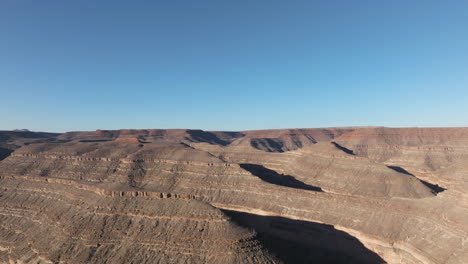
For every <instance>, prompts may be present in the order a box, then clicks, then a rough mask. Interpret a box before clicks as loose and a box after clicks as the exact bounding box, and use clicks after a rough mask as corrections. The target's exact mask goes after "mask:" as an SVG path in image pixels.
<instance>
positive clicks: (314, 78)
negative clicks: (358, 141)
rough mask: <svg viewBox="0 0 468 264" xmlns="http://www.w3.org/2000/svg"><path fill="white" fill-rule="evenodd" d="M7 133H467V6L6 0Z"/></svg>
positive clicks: (2, 86) (1, 119) (2, 87)
mask: <svg viewBox="0 0 468 264" xmlns="http://www.w3.org/2000/svg"><path fill="white" fill-rule="evenodd" d="M0 96H1V97H0V98H1V100H0V129H15V128H28V129H31V130H41V131H72V130H95V129H119V128H201V129H206V130H246V129H264V128H297V127H332V126H366V125H370V126H380V125H383V126H393V127H402V126H468V1H431V0H425V1H420V0H413V1H407V0H405V1H401V0H393V1H374V0H369V1H360V0H353V1H336V0H326V1H325V0H324V1H313V0H309V1H274V0H268V1H267V0H265V1H255V0H248V1H247V0H239V1H222V0H212V1H206V0H199V1H179V0H172V1H116V0H113V1H104V0H103V1H95V0H80V1H59V0H56V1H49V0H42V1H36V0H30V1H26V0H4V1H0Z"/></svg>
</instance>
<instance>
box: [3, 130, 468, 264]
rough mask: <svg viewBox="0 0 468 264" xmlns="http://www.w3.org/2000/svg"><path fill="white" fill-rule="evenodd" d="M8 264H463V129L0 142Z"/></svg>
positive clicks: (15, 134) (467, 209)
mask: <svg viewBox="0 0 468 264" xmlns="http://www.w3.org/2000/svg"><path fill="white" fill-rule="evenodd" d="M0 263H44V264H45V263H112V264H114V263H225V264H227V263H412V264H416V263H434V264H435V263H445V264H464V263H468V128H387V127H345V128H323V129H279V130H255V131H240V132H224V131H203V130H191V129H172V130H165V129H141V130H97V131H86V132H67V133H42V132H41V133H39V132H29V131H0Z"/></svg>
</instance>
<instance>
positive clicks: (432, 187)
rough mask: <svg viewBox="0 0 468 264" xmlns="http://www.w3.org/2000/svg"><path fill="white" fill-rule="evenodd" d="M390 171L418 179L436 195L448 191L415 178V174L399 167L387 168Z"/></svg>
mask: <svg viewBox="0 0 468 264" xmlns="http://www.w3.org/2000/svg"><path fill="white" fill-rule="evenodd" d="M387 167H388V168H389V169H392V170H394V171H396V172H399V173H403V174H406V175H409V176H411V177H415V178H416V179H418V180H419V181H420V182H421V183H422V184H424V185H426V187H428V188H429V189H431V191H432V192H433V193H435V194H437V193H440V192H443V191H445V190H446V189H445V188H443V187H440V186H439V185H437V184H432V183H430V182H427V181H424V180H421V179H419V178H418V177H416V176H414V174H412V173H410V172H409V171H407V170H405V169H403V168H402V167H398V166H387Z"/></svg>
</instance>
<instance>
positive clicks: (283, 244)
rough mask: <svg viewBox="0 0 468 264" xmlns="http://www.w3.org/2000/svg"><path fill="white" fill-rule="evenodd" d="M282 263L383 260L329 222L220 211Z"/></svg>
mask: <svg viewBox="0 0 468 264" xmlns="http://www.w3.org/2000/svg"><path fill="white" fill-rule="evenodd" d="M222 211H223V213H225V214H226V215H227V216H229V217H230V218H231V220H232V221H234V222H235V223H237V224H238V225H240V226H243V227H247V228H250V229H253V230H254V231H256V233H257V239H258V240H259V241H260V242H261V243H262V245H263V247H265V248H266V249H267V250H268V251H269V252H270V253H271V254H273V255H275V256H276V257H277V258H279V259H280V260H281V261H283V262H284V263H292V264H295V263H301V264H302V263H324V264H332V263H333V264H337V263H353V264H354V263H369V264H371V263H372V264H376V263H385V261H384V260H383V259H382V258H380V256H379V255H377V254H376V253H374V252H372V251H371V250H369V249H367V248H366V247H365V246H364V245H363V244H362V243H361V242H359V240H357V239H356V238H355V237H353V236H351V235H349V234H348V233H346V232H343V231H339V230H336V229H335V228H334V227H333V226H331V225H326V224H319V223H314V222H307V221H299V220H291V219H288V218H284V217H276V216H260V215H254V214H248V213H242V212H236V211H228V210H222Z"/></svg>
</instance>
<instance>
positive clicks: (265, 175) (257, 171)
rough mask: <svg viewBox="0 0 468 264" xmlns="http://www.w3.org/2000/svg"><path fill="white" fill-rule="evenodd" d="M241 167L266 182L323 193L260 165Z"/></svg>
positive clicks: (245, 164)
mask: <svg viewBox="0 0 468 264" xmlns="http://www.w3.org/2000/svg"><path fill="white" fill-rule="evenodd" d="M240 167H241V168H243V169H244V170H246V171H248V172H250V173H252V174H253V175H255V176H257V177H259V178H260V179H262V180H263V181H265V182H268V183H271V184H276V185H280V186H285V187H290V188H296V189H303V190H308V191H315V192H323V191H322V188H320V187H317V186H313V185H308V184H305V183H303V182H301V181H299V180H297V179H296V178H294V177H293V176H291V175H283V174H279V173H277V172H276V171H274V170H270V169H267V168H265V167H263V166H261V165H258V164H248V163H243V164H240Z"/></svg>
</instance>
